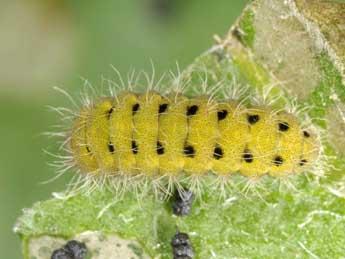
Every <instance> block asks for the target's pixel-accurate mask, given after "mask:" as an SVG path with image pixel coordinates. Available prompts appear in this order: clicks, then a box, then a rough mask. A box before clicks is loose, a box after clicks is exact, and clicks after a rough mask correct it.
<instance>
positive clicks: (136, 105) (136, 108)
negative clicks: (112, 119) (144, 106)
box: [132, 103, 140, 115]
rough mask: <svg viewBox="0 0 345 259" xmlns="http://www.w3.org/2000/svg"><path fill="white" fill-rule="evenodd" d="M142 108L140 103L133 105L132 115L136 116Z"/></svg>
mask: <svg viewBox="0 0 345 259" xmlns="http://www.w3.org/2000/svg"><path fill="white" fill-rule="evenodd" d="M139 108H140V104H139V103H136V104H134V105H133V107H132V114H133V115H134V114H135V113H136V112H137V111H138V110H139Z"/></svg>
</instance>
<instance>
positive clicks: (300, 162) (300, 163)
mask: <svg viewBox="0 0 345 259" xmlns="http://www.w3.org/2000/svg"><path fill="white" fill-rule="evenodd" d="M306 163H308V161H307V160H306V159H301V160H300V161H299V165H300V166H304V165H305V164H306Z"/></svg>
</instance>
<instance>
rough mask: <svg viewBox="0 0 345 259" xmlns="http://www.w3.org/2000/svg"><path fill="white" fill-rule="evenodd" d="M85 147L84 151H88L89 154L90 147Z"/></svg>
mask: <svg viewBox="0 0 345 259" xmlns="http://www.w3.org/2000/svg"><path fill="white" fill-rule="evenodd" d="M85 148H86V151H87V152H88V153H90V154H91V149H90V147H89V146H85Z"/></svg>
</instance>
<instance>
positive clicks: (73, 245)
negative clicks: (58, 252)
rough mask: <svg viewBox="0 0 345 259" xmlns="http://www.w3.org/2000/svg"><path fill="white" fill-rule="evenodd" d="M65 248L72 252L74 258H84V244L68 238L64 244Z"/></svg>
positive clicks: (85, 252)
mask: <svg viewBox="0 0 345 259" xmlns="http://www.w3.org/2000/svg"><path fill="white" fill-rule="evenodd" d="M65 249H66V250H69V251H70V252H72V254H73V255H74V257H73V258H74V259H85V258H86V255H87V248H86V245H85V244H84V243H82V242H79V241H76V240H70V241H68V242H67V244H66V245H65Z"/></svg>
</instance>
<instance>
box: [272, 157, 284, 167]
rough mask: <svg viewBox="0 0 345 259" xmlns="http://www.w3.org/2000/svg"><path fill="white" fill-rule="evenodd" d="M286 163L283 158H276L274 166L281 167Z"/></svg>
mask: <svg viewBox="0 0 345 259" xmlns="http://www.w3.org/2000/svg"><path fill="white" fill-rule="evenodd" d="M283 162H284V159H283V158H282V157H281V156H276V157H275V158H274V160H273V164H275V165H276V166H281V165H282V164H283Z"/></svg>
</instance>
